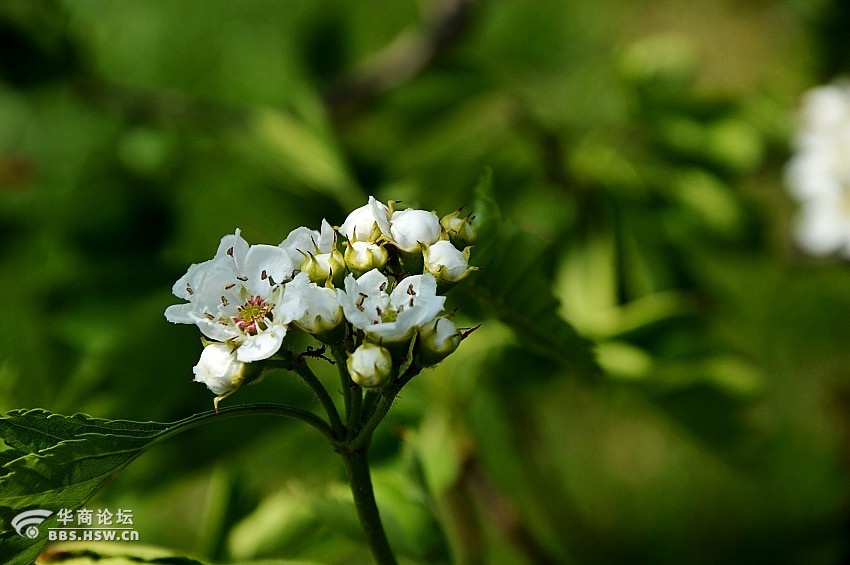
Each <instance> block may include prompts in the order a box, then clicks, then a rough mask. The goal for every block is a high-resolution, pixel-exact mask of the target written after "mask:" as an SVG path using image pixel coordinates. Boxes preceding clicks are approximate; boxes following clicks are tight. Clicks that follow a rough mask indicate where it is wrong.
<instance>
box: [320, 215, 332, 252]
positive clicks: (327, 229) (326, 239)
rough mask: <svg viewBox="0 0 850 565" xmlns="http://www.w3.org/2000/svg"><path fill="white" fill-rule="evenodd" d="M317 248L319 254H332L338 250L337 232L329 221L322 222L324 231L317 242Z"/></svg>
mask: <svg viewBox="0 0 850 565" xmlns="http://www.w3.org/2000/svg"><path fill="white" fill-rule="evenodd" d="M316 247H317V251H318V252H319V253H330V252H331V251H333V250H334V249H335V248H336V231H335V230H334V229H333V227H331V225H330V224H329V223H328V221H327V220H324V219H323V220H322V230H321V232H320V233H319V237H318V239H317V240H316Z"/></svg>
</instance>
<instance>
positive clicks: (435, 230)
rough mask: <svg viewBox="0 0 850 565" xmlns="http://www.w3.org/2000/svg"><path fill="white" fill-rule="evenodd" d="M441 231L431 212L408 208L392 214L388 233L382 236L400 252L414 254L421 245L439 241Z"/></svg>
mask: <svg viewBox="0 0 850 565" xmlns="http://www.w3.org/2000/svg"><path fill="white" fill-rule="evenodd" d="M442 229H443V228H442V226H441V225H440V219H439V218H438V217H437V215H436V214H434V213H433V212H427V211H425V210H416V209H414V208H408V209H407V210H399V211H398V212H393V215H392V218H391V220H390V230H389V233H386V232H385V233H384V235H387V236H389V239H390V241H391V242H392V243H393V245H395V246H396V247H398V248H399V249H401V250H402V251H406V252H408V253H415V252H417V251H419V250H420V246H421V245H425V246H428V245H431V244H432V243H435V242H437V241H439V239H440V236H441V234H442Z"/></svg>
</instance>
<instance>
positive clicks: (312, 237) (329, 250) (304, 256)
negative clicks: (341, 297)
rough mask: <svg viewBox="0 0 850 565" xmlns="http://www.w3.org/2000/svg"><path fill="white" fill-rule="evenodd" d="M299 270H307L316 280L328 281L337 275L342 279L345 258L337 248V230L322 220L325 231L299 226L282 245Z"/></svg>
mask: <svg viewBox="0 0 850 565" xmlns="http://www.w3.org/2000/svg"><path fill="white" fill-rule="evenodd" d="M278 247H280V248H281V249H283V250H284V251H285V252H286V254H287V257H289V258H290V260H291V262H292V264H293V265H295V269H296V270H300V271H303V272H306V273H307V274H308V275H309V276H310V280H312V281H313V282H317V283H321V284H324V283H325V281H327V280H328V278H329V277H331V276H332V275H333V277H334V279H335V282H341V281H342V277H343V275H344V274H345V260H344V259H343V256H342V253H340V252H339V251H338V250H337V248H336V232H335V231H334V229H333V228H332V227H331V225H330V224H329V223H328V222H327V220H322V229H321V231H316V230H311V229H309V228H305V227H300V228H295V229H294V230H292V231H291V232H289V235H288V236H287V237H286V239H284V240H283V241H282V242H281V243H280V245H278Z"/></svg>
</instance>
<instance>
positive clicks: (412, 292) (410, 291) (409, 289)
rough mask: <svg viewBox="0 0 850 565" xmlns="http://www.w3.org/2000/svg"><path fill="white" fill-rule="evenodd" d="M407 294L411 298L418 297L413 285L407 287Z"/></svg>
mask: <svg viewBox="0 0 850 565" xmlns="http://www.w3.org/2000/svg"><path fill="white" fill-rule="evenodd" d="M407 294H409V295H410V296H416V291H415V290H413V285H412V284H411V285H408V286H407Z"/></svg>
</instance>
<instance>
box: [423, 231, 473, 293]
mask: <svg viewBox="0 0 850 565" xmlns="http://www.w3.org/2000/svg"><path fill="white" fill-rule="evenodd" d="M471 249H472V248H471V247H467V248H465V249H464V250H463V251H459V250H458V249H457V248H456V247H455V246H454V245H452V244H451V242H448V241H438V242H437V243H435V244H434V245H431V246H429V247H425V248H424V249H423V250H422V253H423V257H424V260H425V267H424V268H425V272H426V273H431V274H432V275H434V278H436V279H437V283H439V285H440V286H441V287H443V288H445V287H447V286H451V285H453V284H455V283H457V282H459V281H461V280H463V279H465V278H466V277H467V275H469V273H471V272H472V271H474V270H476V269H477V267H470V266H469V251H470V250H471Z"/></svg>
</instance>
